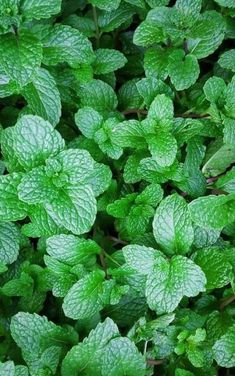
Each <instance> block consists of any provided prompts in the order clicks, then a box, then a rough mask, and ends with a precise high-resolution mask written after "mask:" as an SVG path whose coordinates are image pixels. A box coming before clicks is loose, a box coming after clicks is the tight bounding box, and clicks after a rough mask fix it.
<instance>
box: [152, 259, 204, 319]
mask: <svg viewBox="0 0 235 376" xmlns="http://www.w3.org/2000/svg"><path fill="white" fill-rule="evenodd" d="M205 283H206V277H205V275H204V273H203V272H202V270H201V269H200V267H199V266H197V265H196V264H195V263H194V262H193V261H191V260H190V259H187V258H186V257H183V256H174V257H173V258H172V259H171V261H170V262H168V261H167V260H165V259H164V258H163V257H161V258H160V259H159V260H157V262H156V264H155V266H154V269H153V272H152V273H150V274H149V275H148V277H147V282H146V298H147V302H148V305H149V307H150V308H151V309H153V310H156V311H157V313H158V314H162V313H167V312H168V313H169V312H173V311H174V310H175V308H176V307H177V306H178V304H179V303H180V301H181V299H182V298H183V296H188V297H191V296H196V295H198V294H199V292H201V291H205V287H204V286H205Z"/></svg>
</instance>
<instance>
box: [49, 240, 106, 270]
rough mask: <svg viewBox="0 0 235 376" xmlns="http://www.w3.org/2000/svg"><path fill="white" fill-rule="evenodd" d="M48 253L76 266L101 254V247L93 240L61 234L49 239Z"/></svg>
mask: <svg viewBox="0 0 235 376" xmlns="http://www.w3.org/2000/svg"><path fill="white" fill-rule="evenodd" d="M47 253H48V254H49V255H50V256H52V257H54V258H55V259H56V260H58V261H62V262H65V263H66V264H68V265H74V266H75V265H77V264H80V263H86V262H87V261H89V260H90V259H91V258H92V257H93V256H94V255H96V254H99V253H100V247H99V246H98V244H96V243H95V242H94V241H93V240H89V239H88V240H86V239H81V238H78V237H76V236H74V235H63V234H61V235H55V236H52V237H50V238H49V239H47Z"/></svg>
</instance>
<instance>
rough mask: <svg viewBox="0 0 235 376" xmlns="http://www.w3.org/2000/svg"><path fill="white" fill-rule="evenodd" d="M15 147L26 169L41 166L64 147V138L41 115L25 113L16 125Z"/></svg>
mask: <svg viewBox="0 0 235 376" xmlns="http://www.w3.org/2000/svg"><path fill="white" fill-rule="evenodd" d="M13 145H14V146H13V147H14V150H15V153H16V155H17V157H18V160H19V162H20V164H21V165H22V166H23V167H24V168H25V169H30V168H32V167H36V166H39V165H41V164H43V163H44V162H45V160H46V159H47V158H48V157H49V156H53V155H54V154H57V153H58V152H59V151H60V150H62V149H63V148H64V140H63V139H62V137H61V136H60V134H59V132H57V131H56V130H54V128H53V127H52V125H51V124H50V123H49V122H48V121H45V120H43V119H42V118H40V117H39V116H33V115H25V116H23V117H22V118H21V119H20V120H19V121H18V122H17V124H16V125H15V128H14V142H13Z"/></svg>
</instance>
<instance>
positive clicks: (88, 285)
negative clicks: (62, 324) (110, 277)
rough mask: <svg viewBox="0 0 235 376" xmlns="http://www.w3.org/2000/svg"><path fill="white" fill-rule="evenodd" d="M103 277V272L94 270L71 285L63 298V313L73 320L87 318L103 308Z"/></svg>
mask: <svg viewBox="0 0 235 376" xmlns="http://www.w3.org/2000/svg"><path fill="white" fill-rule="evenodd" d="M103 279H104V274H103V272H100V271H94V272H92V273H90V274H88V275H87V276H85V277H84V278H82V279H80V280H79V281H78V282H77V283H76V284H75V285H73V287H72V288H71V289H70V290H69V292H68V294H67V295H66V297H65V298H64V303H63V310H64V313H65V315H66V316H67V317H70V318H72V319H74V320H75V319H84V318H89V317H92V316H93V315H94V314H96V313H97V312H99V311H100V310H101V309H102V308H103V302H102V300H101V295H102V292H103V290H102V282H103Z"/></svg>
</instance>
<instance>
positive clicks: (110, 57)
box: [92, 48, 127, 74]
mask: <svg viewBox="0 0 235 376" xmlns="http://www.w3.org/2000/svg"><path fill="white" fill-rule="evenodd" d="M95 56H96V59H95V61H94V62H93V64H92V66H93V70H94V73H95V74H107V73H110V72H114V71H115V70H117V69H120V68H122V67H123V66H124V65H125V64H126V63H127V59H126V58H125V56H124V55H123V54H122V53H121V52H119V51H116V50H112V49H108V48H99V49H98V50H96V51H95Z"/></svg>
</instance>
